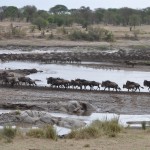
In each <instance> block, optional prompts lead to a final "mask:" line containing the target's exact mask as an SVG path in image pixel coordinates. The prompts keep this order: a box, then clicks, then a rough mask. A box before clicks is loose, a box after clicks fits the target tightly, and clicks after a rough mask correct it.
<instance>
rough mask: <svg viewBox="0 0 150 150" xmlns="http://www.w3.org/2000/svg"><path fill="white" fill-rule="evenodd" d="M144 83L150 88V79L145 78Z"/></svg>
mask: <svg viewBox="0 0 150 150" xmlns="http://www.w3.org/2000/svg"><path fill="white" fill-rule="evenodd" d="M143 85H144V86H147V87H148V90H149V89H150V81H147V80H144V82H143Z"/></svg>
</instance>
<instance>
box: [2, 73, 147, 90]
mask: <svg viewBox="0 0 150 150" xmlns="http://www.w3.org/2000/svg"><path fill="white" fill-rule="evenodd" d="M0 79H1V83H2V85H4V84H5V85H11V86H14V85H29V86H37V84H36V81H40V80H32V79H31V78H29V77H26V76H22V77H15V76H14V75H13V74H8V73H7V72H5V71H4V72H2V73H1V74H0ZM46 80H47V84H49V85H50V87H52V88H53V87H55V88H65V89H67V88H73V89H80V90H82V89H84V90H86V89H87V87H89V88H90V90H100V87H103V88H104V91H105V90H106V89H108V90H109V91H110V89H113V91H114V90H115V91H121V88H120V87H119V86H118V84H117V83H115V82H112V81H109V80H106V81H103V82H102V83H100V82H96V81H88V80H85V79H75V80H65V79H62V78H54V77H49V78H47V79H46ZM143 85H144V86H146V87H148V90H150V81H147V80H144V82H143ZM94 87H97V89H95V88H94ZM123 88H126V89H127V90H128V91H130V90H131V91H137V90H139V92H140V89H143V88H144V87H142V86H141V85H140V84H139V83H136V82H131V81H127V82H126V84H124V85H123Z"/></svg>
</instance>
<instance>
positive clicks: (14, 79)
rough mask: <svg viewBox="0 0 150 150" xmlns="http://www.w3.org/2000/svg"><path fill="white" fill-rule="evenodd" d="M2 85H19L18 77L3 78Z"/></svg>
mask: <svg viewBox="0 0 150 150" xmlns="http://www.w3.org/2000/svg"><path fill="white" fill-rule="evenodd" d="M2 84H10V85H11V86H14V85H15V84H16V85H19V80H18V78H17V77H7V76H6V77H3V79H2Z"/></svg>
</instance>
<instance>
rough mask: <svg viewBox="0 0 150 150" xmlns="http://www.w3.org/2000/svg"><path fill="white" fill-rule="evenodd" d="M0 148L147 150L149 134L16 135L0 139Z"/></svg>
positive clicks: (133, 131) (132, 131) (5, 149)
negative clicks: (10, 139) (53, 137)
mask: <svg viewBox="0 0 150 150" xmlns="http://www.w3.org/2000/svg"><path fill="white" fill-rule="evenodd" d="M0 149H1V150H70V149H71V150H77V149H79V150H120V149H121V150H127V149H128V150H149V149H150V134H149V133H148V132H147V131H142V130H126V132H125V133H121V134H119V135H118V137H116V138H108V137H100V138H96V139H85V140H74V139H71V140H69V139H58V140H57V141H52V140H48V139H34V138H29V137H24V136H23V137H20V136H19V137H17V138H15V139H14V140H13V143H5V142H4V141H2V140H0Z"/></svg>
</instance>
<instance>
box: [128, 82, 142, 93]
mask: <svg viewBox="0 0 150 150" xmlns="http://www.w3.org/2000/svg"><path fill="white" fill-rule="evenodd" d="M129 85H134V86H135V91H136V90H137V89H138V90H139V92H140V88H142V89H144V88H143V87H142V86H140V84H138V83H136V82H132V81H127V82H126V86H129Z"/></svg>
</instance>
